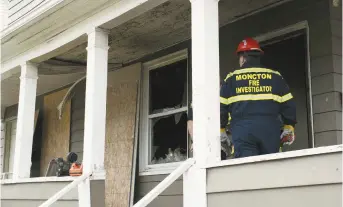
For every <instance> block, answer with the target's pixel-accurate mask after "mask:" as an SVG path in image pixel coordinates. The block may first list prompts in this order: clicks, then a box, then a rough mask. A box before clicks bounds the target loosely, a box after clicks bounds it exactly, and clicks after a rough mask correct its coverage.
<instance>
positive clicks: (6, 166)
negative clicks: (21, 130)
mask: <svg viewBox="0 0 343 207" xmlns="http://www.w3.org/2000/svg"><path fill="white" fill-rule="evenodd" d="M13 123H15V124H13ZM3 124H4V143H3V150H4V155H3V160H2V169H1V174H2V176H1V178H3V176H4V177H12V173H13V169H12V170H10V163H11V158H12V156H13V159H14V154H13V155H12V153H11V147H12V144H13V143H12V136H13V134H12V132H13V129H12V128H13V126H15V130H16V133H17V117H16V116H13V117H9V118H6V119H5V120H4V122H3ZM9 124H11V129H10V131H8V130H7V128H8V125H9ZM15 136H16V134H15ZM14 142H15V140H14ZM12 164H13V163H12Z"/></svg>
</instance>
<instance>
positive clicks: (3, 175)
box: [1, 116, 17, 179]
mask: <svg viewBox="0 0 343 207" xmlns="http://www.w3.org/2000/svg"><path fill="white" fill-rule="evenodd" d="M14 121H17V116H12V117H9V118H6V119H5V120H4V122H3V124H4V138H5V140H4V141H5V142H4V148H3V150H4V157H3V160H2V169H1V179H2V177H5V176H8V175H11V174H12V173H13V172H4V168H5V160H6V159H7V157H6V142H7V139H8V138H7V137H6V135H7V131H6V129H7V125H8V123H9V122H14ZM10 138H11V140H10V142H12V136H11V137H10ZM9 156H11V149H10V152H9ZM8 161H10V157H8Z"/></svg>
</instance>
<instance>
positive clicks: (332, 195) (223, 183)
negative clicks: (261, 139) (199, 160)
mask: <svg viewBox="0 0 343 207" xmlns="http://www.w3.org/2000/svg"><path fill="white" fill-rule="evenodd" d="M341 160H342V152H334V153H329V154H320V155H315V156H306V157H297V158H289V159H283V160H274V161H262V162H258V163H246V164H242V165H233V166H225V167H216V168H211V169H208V171H207V186H208V188H207V193H208V205H209V206H210V207H211V206H213V207H214V206H215V207H221V206H228V203H230V205H232V206H256V207H259V206H261V207H262V206H275V203H277V206H280V207H283V206H294V207H297V206H299V207H302V206H311V207H317V206H318V207H321V206H330V207H339V206H342V163H341ZM252 172H254V173H253V175H252ZM257 176H258V179H257V178H256V177H257ZM285 195H287V196H286V197H287V198H291V199H287V200H285ZM328 204H329V205H328Z"/></svg>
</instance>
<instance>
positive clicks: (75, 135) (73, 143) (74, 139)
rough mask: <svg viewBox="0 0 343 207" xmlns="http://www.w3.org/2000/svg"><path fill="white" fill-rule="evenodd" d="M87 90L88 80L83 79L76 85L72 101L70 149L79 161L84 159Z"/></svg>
mask: <svg viewBox="0 0 343 207" xmlns="http://www.w3.org/2000/svg"><path fill="white" fill-rule="evenodd" d="M85 91H86V82H85V81H82V82H81V83H79V84H78V85H77V86H76V87H75V89H74V96H73V98H72V101H71V123H70V151H71V152H75V153H76V154H77V155H78V161H82V160H83V135H84V124H85V95H86V94H85Z"/></svg>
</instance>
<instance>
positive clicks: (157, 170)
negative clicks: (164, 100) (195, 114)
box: [139, 49, 188, 175]
mask: <svg viewBox="0 0 343 207" xmlns="http://www.w3.org/2000/svg"><path fill="white" fill-rule="evenodd" d="M184 59H188V50H187V49H184V50H181V51H178V52H175V53H172V54H169V55H166V56H163V57H161V58H158V59H155V60H152V61H149V62H146V63H144V64H143V83H142V84H143V85H142V88H143V90H142V105H141V107H142V108H141V114H140V133H139V149H140V150H139V175H161V174H169V173H171V172H172V171H173V170H175V169H176V168H177V167H178V166H179V165H180V164H181V163H182V162H174V163H165V164H153V165H151V164H150V165H149V148H150V147H149V144H150V139H149V135H148V134H149V123H148V121H147V120H148V119H149V118H154V117H159V116H161V115H169V114H174V113H176V112H182V111H187V110H188V107H182V108H179V109H175V110H172V111H167V112H161V113H157V114H152V115H149V110H148V108H149V107H148V106H149V100H148V99H147V98H145V97H149V79H148V78H149V71H150V70H153V69H156V68H160V67H163V66H166V65H169V64H172V63H175V62H177V61H180V60H184ZM187 104H188V102H187Z"/></svg>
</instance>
